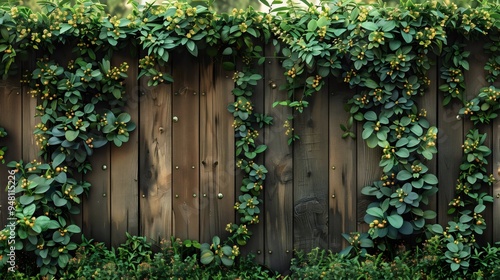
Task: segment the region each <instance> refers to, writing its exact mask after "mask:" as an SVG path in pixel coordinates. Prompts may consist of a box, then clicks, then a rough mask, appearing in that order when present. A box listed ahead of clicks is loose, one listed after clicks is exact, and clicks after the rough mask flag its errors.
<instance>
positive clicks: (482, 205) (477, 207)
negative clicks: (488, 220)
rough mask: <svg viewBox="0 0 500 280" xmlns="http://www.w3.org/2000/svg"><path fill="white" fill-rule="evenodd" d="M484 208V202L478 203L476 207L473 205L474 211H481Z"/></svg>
mask: <svg viewBox="0 0 500 280" xmlns="http://www.w3.org/2000/svg"><path fill="white" fill-rule="evenodd" d="M484 210H486V205H484V204H478V205H477V206H476V207H474V212H475V213H482V212H483V211H484Z"/></svg>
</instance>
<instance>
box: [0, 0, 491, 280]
mask: <svg viewBox="0 0 500 280" xmlns="http://www.w3.org/2000/svg"><path fill="white" fill-rule="evenodd" d="M262 3H263V4H264V5H265V6H266V7H267V8H268V10H269V12H268V13H260V12H256V11H254V10H253V9H252V8H249V9H248V10H246V11H244V10H237V9H234V10H232V11H231V13H229V14H221V15H219V14H217V13H214V12H213V11H212V10H211V8H210V7H208V6H209V5H196V6H194V5H193V6H192V5H190V4H188V3H185V2H167V3H164V4H163V5H155V4H146V5H140V4H139V3H133V6H134V10H133V11H132V12H131V14H129V15H128V16H127V17H126V18H118V17H117V16H111V15H105V14H104V10H103V6H102V5H100V4H97V3H94V2H92V1H85V0H79V1H76V3H75V4H74V5H70V4H68V3H66V2H63V3H61V4H55V3H52V2H50V1H47V2H45V7H44V9H45V10H46V11H45V13H33V12H32V11H31V10H30V9H28V8H25V7H22V6H20V7H17V6H12V7H10V6H7V5H5V6H1V8H0V20H1V22H2V25H1V26H0V35H1V36H0V51H1V52H2V53H3V56H2V60H1V62H2V63H0V71H1V72H2V75H3V76H6V75H7V74H10V73H14V72H15V71H16V70H17V69H16V65H17V63H16V62H17V61H18V60H19V59H20V58H22V57H28V54H30V55H33V54H34V51H36V50H40V51H41V53H43V54H44V55H45V56H46V57H45V56H44V57H40V58H39V59H38V60H37V64H36V67H35V69H34V70H33V71H32V72H31V74H30V75H26V76H24V77H23V80H24V81H25V82H26V83H27V84H28V85H29V86H30V88H31V89H32V90H31V94H32V95H33V96H34V97H37V98H39V99H40V104H39V105H38V106H37V111H38V116H39V117H40V121H41V122H40V124H39V125H37V127H36V128H35V135H36V139H37V143H38V144H39V146H40V148H41V156H42V158H43V160H44V161H45V162H47V163H40V162H31V163H28V164H26V165H24V164H23V163H22V162H17V163H16V162H13V163H11V164H9V166H10V167H11V168H15V169H16V170H18V173H17V174H18V179H19V184H20V185H19V186H18V188H16V193H18V195H19V198H18V200H16V217H17V218H18V221H19V222H18V224H19V226H18V228H17V237H18V239H19V240H22V241H23V242H22V243H19V244H23V245H24V246H25V248H26V249H27V250H30V251H34V252H35V254H36V255H37V256H38V265H39V266H40V267H41V269H42V270H41V274H42V275H46V274H55V273H56V269H57V268H64V267H66V266H67V265H68V263H69V251H72V250H75V249H76V245H73V243H71V241H70V239H69V236H70V235H71V234H75V233H79V232H80V229H79V228H77V227H76V226H74V225H73V224H72V223H71V218H70V214H71V213H77V207H76V204H78V203H79V201H80V197H79V195H81V194H83V193H84V192H85V191H86V190H88V188H89V185H88V183H85V182H81V183H80V182H76V180H74V179H72V178H71V177H72V176H71V174H72V172H86V171H88V170H91V166H90V164H89V163H88V157H89V156H91V155H92V153H93V151H94V149H96V148H99V147H102V146H104V145H106V144H107V143H109V142H112V143H114V144H115V145H116V146H121V145H122V144H123V143H124V142H127V141H128V139H129V135H130V133H131V132H132V131H133V130H134V128H135V125H134V124H133V123H132V120H131V117H130V115H129V114H127V113H126V112H124V111H123V106H124V104H125V101H126V100H124V97H125V94H124V93H125V92H124V84H123V81H124V79H125V78H126V77H127V69H128V65H127V64H126V63H117V66H112V65H115V62H114V61H113V60H112V59H111V57H112V56H113V55H114V54H116V53H117V51H120V50H121V49H124V48H128V47H131V48H136V47H137V48H138V49H139V50H141V51H143V52H142V53H144V54H145V55H144V56H143V57H141V58H140V60H139V67H140V68H141V72H140V74H139V77H143V76H144V77H149V78H150V79H149V82H148V84H149V85H151V86H155V85H158V84H160V83H171V82H173V79H172V77H171V75H170V74H169V73H167V72H165V65H166V64H167V62H168V61H169V59H170V57H171V55H172V53H174V52H175V51H178V50H179V49H184V50H187V52H189V53H190V54H191V55H193V56H198V55H200V54H203V55H209V56H211V57H214V58H217V59H220V60H221V61H222V63H223V65H224V67H225V68H226V69H227V70H234V71H235V73H234V75H233V81H234V83H235V88H234V89H233V91H232V93H233V95H234V96H235V101H234V102H231V104H229V105H228V111H229V112H230V113H231V114H233V116H234V123H233V127H234V129H235V138H236V139H235V145H236V157H237V162H236V166H237V167H238V168H239V169H240V170H241V171H242V172H243V173H244V178H243V181H242V184H241V187H240V190H241V192H242V194H241V195H240V196H239V197H238V201H237V202H236V203H235V207H234V208H235V210H236V211H237V212H238V213H239V214H240V221H239V223H235V224H229V225H228V226H227V228H226V229H227V230H228V231H229V232H230V233H231V236H230V237H229V238H228V239H227V240H220V238H219V237H214V238H213V240H212V243H211V244H208V243H206V244H201V245H200V246H199V247H200V249H201V254H200V256H199V257H200V260H201V262H202V263H203V264H205V265H209V264H212V263H215V264H217V265H219V264H224V265H228V266H230V265H233V264H234V263H235V257H236V256H238V255H239V246H242V245H245V244H246V243H247V240H248V239H249V238H250V236H251V231H250V230H249V229H248V226H249V225H251V224H255V223H258V221H259V214H260V208H259V207H260V206H261V203H262V201H261V199H260V197H259V196H260V195H261V193H262V190H263V188H264V180H265V179H266V174H267V172H268V171H267V169H266V167H265V166H264V165H262V164H259V162H260V157H259V156H260V155H261V154H262V153H264V152H265V151H266V149H267V146H265V145H262V144H260V143H259V130H260V129H262V128H263V127H264V126H265V125H270V124H272V121H273V120H272V118H270V117H269V116H265V115H263V114H260V113H257V112H255V110H254V105H253V103H252V96H253V92H254V88H255V86H256V85H257V84H258V82H259V81H260V80H261V79H262V76H261V75H259V74H257V73H255V71H254V70H253V68H254V66H255V65H258V64H261V63H263V62H264V60H265V57H264V56H263V49H262V47H261V46H260V45H259V44H256V42H259V43H260V42H265V43H267V42H272V44H273V45H274V46H275V49H276V55H277V56H279V57H281V61H282V67H283V70H284V76H285V78H286V83H285V84H283V85H281V88H282V89H284V90H286V92H287V96H286V97H285V98H284V100H279V101H276V102H275V104H274V106H278V105H279V106H287V107H290V108H293V109H294V111H296V112H299V113H300V112H303V111H304V109H305V108H307V106H308V105H309V102H308V99H309V98H312V97H313V96H314V94H316V93H318V92H319V91H320V90H321V89H322V88H323V87H324V86H325V85H326V82H325V81H326V80H327V78H329V77H335V78H338V79H341V80H343V81H344V82H345V83H347V84H348V85H349V86H350V87H351V88H352V89H354V88H355V89H356V93H355V94H353V96H352V98H351V99H350V100H349V101H348V104H347V105H348V106H347V107H348V111H349V113H350V114H351V117H350V119H349V121H348V123H347V125H344V126H342V127H341V128H342V130H343V131H344V137H352V136H353V135H354V133H353V132H351V131H350V129H351V128H352V124H353V122H354V121H357V122H360V123H361V124H362V133H361V138H362V139H363V140H365V142H366V144H367V146H368V147H370V148H376V149H380V150H381V152H382V157H381V159H380V162H379V166H380V167H381V173H382V175H381V178H380V180H377V181H376V182H374V183H373V184H371V185H369V186H365V187H364V188H363V190H362V192H363V193H364V194H365V195H368V196H371V197H372V198H373V203H371V204H370V205H369V206H368V209H367V210H366V215H365V221H366V223H367V224H368V225H369V226H370V229H369V231H368V232H367V233H352V234H350V235H349V234H346V235H345V238H346V239H347V240H348V241H349V242H350V244H351V246H349V247H348V248H346V251H345V252H346V253H357V254H361V256H366V255H367V253H368V249H369V248H370V247H376V248H377V249H378V250H382V251H387V250H392V248H393V247H392V246H388V244H389V243H388V242H387V240H391V239H392V240H394V239H410V238H412V237H415V236H420V237H421V236H423V235H422V233H424V232H425V231H426V230H428V232H429V233H432V234H435V236H436V237H437V238H435V237H430V238H429V239H428V241H432V242H435V243H436V248H437V249H436V252H437V251H439V250H443V251H444V253H443V254H442V255H441V256H444V257H443V258H440V261H444V262H446V263H448V264H449V266H450V268H451V270H452V271H457V270H461V271H462V272H463V273H464V274H465V273H466V272H467V271H468V270H469V269H470V267H471V263H470V260H471V259H472V257H471V255H472V254H473V252H474V250H473V246H474V245H475V237H474V235H475V234H478V235H479V234H481V233H482V232H483V230H484V228H485V225H484V219H483V218H482V216H481V213H482V212H483V211H484V210H485V207H486V206H485V202H489V201H491V198H490V196H489V195H487V192H484V191H483V189H484V187H487V186H488V185H490V184H491V183H492V177H491V176H490V175H488V174H486V170H485V167H484V166H485V165H486V164H487V162H486V157H487V156H488V154H489V153H490V151H489V149H488V148H487V147H485V146H484V138H485V136H484V135H483V134H481V133H479V131H475V130H474V131H471V132H470V133H469V134H468V135H467V139H466V142H465V144H464V154H465V155H464V161H463V164H462V165H461V173H460V177H459V181H458V187H457V195H459V194H462V196H463V195H465V200H463V199H464V197H460V196H458V197H457V198H456V199H455V200H454V201H452V203H451V206H452V208H450V209H451V210H450V213H452V212H453V213H454V214H456V215H457V216H456V220H454V221H452V222H450V224H449V226H448V227H447V228H446V229H443V228H442V227H440V226H439V225H433V224H429V223H428V220H432V219H434V218H435V216H436V214H435V212H433V211H431V210H423V209H424V206H425V205H427V204H428V202H429V198H430V196H432V195H433V194H435V193H436V191H437V190H438V189H437V185H438V180H437V178H436V176H435V175H433V174H431V173H430V172H429V168H428V167H427V166H426V163H427V162H428V161H429V160H432V159H433V157H434V154H435V153H436V152H437V149H436V139H437V133H438V129H437V128H436V127H434V126H432V125H431V124H430V123H429V121H428V120H427V118H426V115H427V113H426V111H425V109H422V108H419V104H418V102H417V100H418V98H417V97H418V96H420V95H423V94H426V89H427V87H428V85H429V83H430V80H429V78H428V77H427V71H428V70H429V69H430V67H431V64H432V63H434V61H433V59H432V58H433V57H435V56H440V57H444V59H443V61H442V67H441V82H442V84H441V86H440V90H441V91H442V92H443V95H444V97H443V103H444V104H448V103H451V102H462V104H463V109H462V110H460V113H461V114H463V115H466V116H471V120H472V121H473V122H474V123H475V124H476V123H488V122H490V121H491V120H492V119H493V118H495V117H496V116H497V113H496V111H497V110H498V106H499V105H498V102H497V99H498V98H497V97H498V90H497V89H496V88H495V87H494V86H493V85H491V86H489V87H487V88H484V89H482V90H481V93H479V94H478V96H477V97H475V98H473V99H472V100H470V101H466V98H465V97H464V94H463V93H464V89H465V86H466V85H465V81H464V77H463V74H464V72H465V71H466V70H468V69H469V63H468V58H469V55H470V53H469V52H468V51H467V50H466V49H465V43H466V42H467V41H468V40H470V39H474V40H484V41H487V42H488V43H486V44H485V52H486V53H488V54H490V58H489V59H488V61H487V63H486V65H485V67H484V69H485V71H486V72H487V80H488V82H489V83H494V82H495V81H497V79H498V75H499V71H498V64H499V58H498V57H499V52H500V51H499V46H498V28H499V27H500V23H499V21H498V18H499V15H498V4H492V3H491V4H490V3H487V2H484V3H481V4H480V5H478V7H476V8H468V7H458V6H457V5H455V4H449V5H448V4H444V3H441V2H426V3H422V4H413V3H411V2H406V3H401V6H400V7H388V6H384V5H379V4H374V5H361V4H360V5H358V4H355V3H354V2H352V1H343V2H341V1H322V2H320V3H319V4H318V5H315V4H313V3H309V2H308V1H301V5H297V3H295V2H294V1H287V5H286V6H280V7H275V4H281V1H273V2H272V3H269V2H268V1H262ZM259 40H260V41H259ZM60 46H64V47H66V48H68V47H70V48H72V51H71V53H68V56H71V57H72V58H73V60H72V61H71V62H70V63H69V64H68V65H67V66H62V65H60V63H58V61H57V60H58V59H57V55H55V52H56V50H59V48H60ZM292 120H293V116H292V117H291V118H290V119H288V120H287V122H286V123H285V126H286V128H287V134H288V136H289V144H293V142H294V141H296V140H299V139H300V137H299V135H297V134H296V133H295V131H294V129H293V127H292ZM2 152H3V148H2ZM61 174H63V175H61ZM63 210H64V211H63ZM47 213H48V214H47ZM33 218H34V219H33ZM65 230H66V231H65ZM433 238H434V239H433ZM129 239H130V240H129V242H127V244H126V245H125V246H124V247H121V249H119V258H128V257H130V256H132V258H136V259H139V260H141V261H146V262H147V261H148V256H150V254H149V253H146V254H142V253H141V251H145V252H149V247H148V246H147V245H145V243H144V241H145V240H143V239H140V238H132V237H129ZM5 246H6V245H4V247H2V248H3V249H2V250H4V251H5V249H6V247H5ZM40 246H41V247H40ZM141 248H142V249H141ZM493 251H494V250H490V251H489V252H493ZM49 253H50V254H49ZM106 254H108V253H106ZM488 254H489V253H488ZM111 258H115V257H114V256H111ZM149 260H150V259H149ZM371 261H372V263H377V264H378V263H379V262H380V259H372V260H371ZM158 262H164V260H161V259H159V260H158ZM112 263H113V264H111V265H110V267H111V268H113V267H116V265H117V264H116V262H114V261H113V262H112ZM190 264H193V265H194V261H193V260H192V259H191V260H189V261H188V265H190ZM129 268H130V269H131V267H129ZM129 268H127V269H129ZM134 268H137V267H136V266H134ZM108 270H109V271H111V270H112V269H108Z"/></svg>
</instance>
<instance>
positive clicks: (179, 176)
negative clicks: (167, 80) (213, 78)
mask: <svg viewBox="0 0 500 280" xmlns="http://www.w3.org/2000/svg"><path fill="white" fill-rule="evenodd" d="M172 65H173V70H172V73H173V78H174V81H175V83H174V84H173V90H174V97H173V105H172V106H173V107H172V108H173V109H172V110H173V120H174V123H173V124H172V128H173V133H172V135H173V150H172V156H173V159H172V164H173V165H174V170H173V177H172V178H173V190H174V203H173V205H174V208H173V214H174V215H173V223H174V234H175V236H176V237H179V238H181V239H186V238H187V239H195V240H198V239H199V236H200V232H199V228H200V216H199V209H200V202H199V200H200V198H199V195H200V186H199V184H200V164H199V163H200V146H199V141H200V88H199V72H200V71H199V63H198V61H197V60H196V59H194V58H192V57H190V56H187V55H183V56H175V57H174V59H173V64H172ZM181 66H182V67H181Z"/></svg>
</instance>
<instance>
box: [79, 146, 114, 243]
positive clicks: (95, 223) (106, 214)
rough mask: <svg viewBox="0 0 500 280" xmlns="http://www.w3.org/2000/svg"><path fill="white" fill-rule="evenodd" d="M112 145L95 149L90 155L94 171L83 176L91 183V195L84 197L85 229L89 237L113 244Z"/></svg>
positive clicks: (86, 235)
mask: <svg viewBox="0 0 500 280" xmlns="http://www.w3.org/2000/svg"><path fill="white" fill-rule="evenodd" d="M110 151H111V147H110V144H107V145H105V146H103V147H101V148H99V149H95V150H94V154H93V155H92V157H90V164H91V165H92V171H90V172H89V173H87V174H86V175H85V176H83V179H84V180H85V181H87V182H89V183H90V184H91V187H90V191H89V195H88V196H87V197H86V196H84V199H83V212H82V216H83V230H82V233H83V235H84V236H85V237H87V238H92V239H94V240H95V241H96V242H105V243H106V245H108V246H110V245H111V234H110V232H111V205H110V191H111V172H110V163H111V152H110Z"/></svg>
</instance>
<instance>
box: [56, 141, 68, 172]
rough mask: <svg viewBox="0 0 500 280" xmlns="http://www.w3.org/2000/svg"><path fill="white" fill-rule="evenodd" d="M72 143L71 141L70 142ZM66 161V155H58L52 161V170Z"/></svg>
mask: <svg viewBox="0 0 500 280" xmlns="http://www.w3.org/2000/svg"><path fill="white" fill-rule="evenodd" d="M68 141H70V140H68ZM65 159H66V155H65V154H63V153H60V154H58V155H57V156H56V157H55V158H54V160H52V168H56V167H58V166H59V165H60V164H61V163H62V162H63V161H64V160H65Z"/></svg>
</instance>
